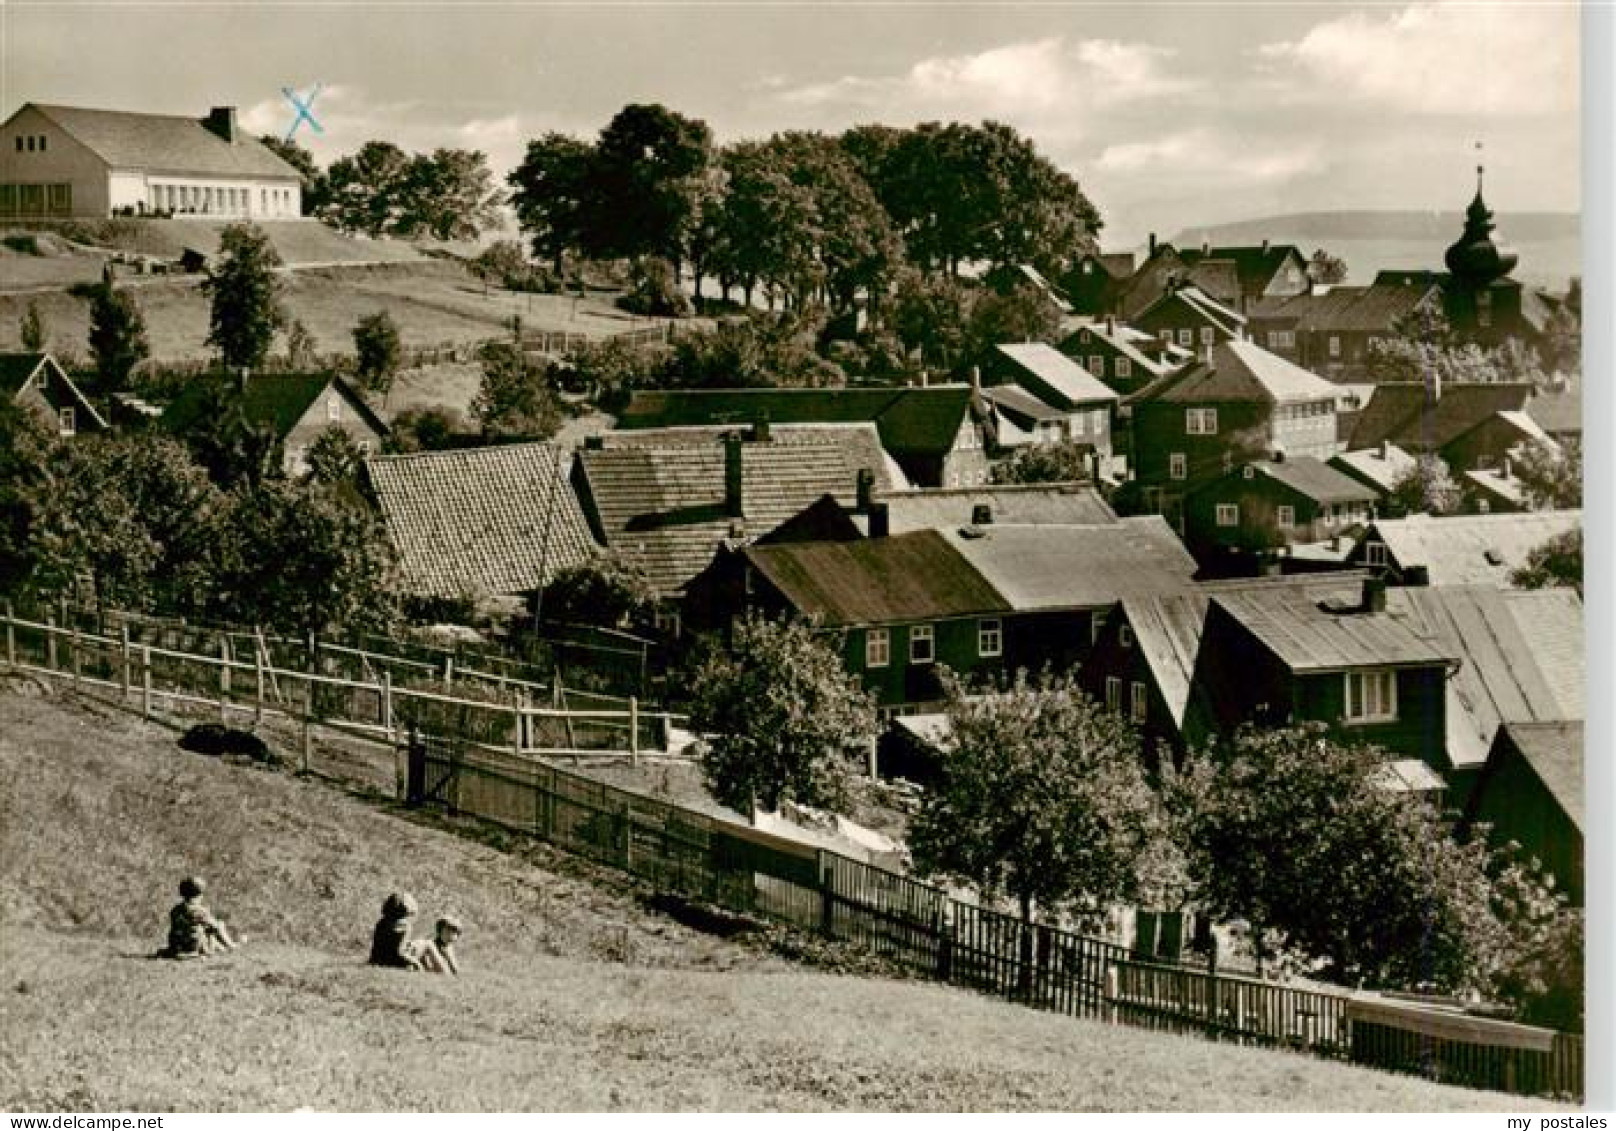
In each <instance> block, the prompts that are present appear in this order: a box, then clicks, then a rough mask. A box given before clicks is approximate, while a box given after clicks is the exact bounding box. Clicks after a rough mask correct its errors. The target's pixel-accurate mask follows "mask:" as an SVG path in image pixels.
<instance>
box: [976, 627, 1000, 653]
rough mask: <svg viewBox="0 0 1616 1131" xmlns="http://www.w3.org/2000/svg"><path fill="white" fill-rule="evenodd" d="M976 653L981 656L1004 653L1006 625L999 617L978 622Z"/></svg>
mask: <svg viewBox="0 0 1616 1131" xmlns="http://www.w3.org/2000/svg"><path fill="white" fill-rule="evenodd" d="M976 654H977V655H979V656H1002V655H1003V654H1004V626H1003V625H1002V624H1001V623H1000V622H999V620H998V618H994V619H992V620H979V621H977V622H976Z"/></svg>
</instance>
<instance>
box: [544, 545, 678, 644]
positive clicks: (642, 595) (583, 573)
mask: <svg viewBox="0 0 1616 1131" xmlns="http://www.w3.org/2000/svg"><path fill="white" fill-rule="evenodd" d="M656 601H657V595H656V590H655V589H654V588H652V586H651V581H650V579H649V578H648V577H647V576H646V573H645V570H643V569H642V568H640V567H639V566H638V565H637V564H635V563H634V562H631V561H628V560H627V559H625V558H623V557H622V556H621V555H619V554H615V553H611V552H607V553H604V554H601V555H599V556H597V557H595V558H592V559H590V560H589V561H587V562H583V563H581V564H579V565H575V566H570V567H568V568H567V569H564V570H562V571H561V572H560V573H558V574H556V575H555V577H553V578H552V579H551V580H550V584H549V585H546V586H545V587H544V603H543V606H542V611H543V614H544V618H545V619H546V620H551V621H556V622H558V623H560V624H589V625H598V626H600V627H602V628H644V627H647V626H649V625H651V624H652V623H653V622H654V620H655V614H656Z"/></svg>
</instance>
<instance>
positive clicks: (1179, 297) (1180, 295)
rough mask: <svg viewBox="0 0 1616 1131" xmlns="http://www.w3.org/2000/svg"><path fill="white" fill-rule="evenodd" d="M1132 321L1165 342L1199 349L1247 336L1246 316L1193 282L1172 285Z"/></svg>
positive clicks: (1146, 332)
mask: <svg viewBox="0 0 1616 1131" xmlns="http://www.w3.org/2000/svg"><path fill="white" fill-rule="evenodd" d="M1129 324H1130V325H1131V326H1133V327H1134V328H1135V329H1137V330H1139V331H1141V332H1142V333H1145V334H1150V335H1152V336H1153V337H1155V338H1157V339H1158V340H1160V341H1162V342H1172V343H1174V344H1176V345H1179V346H1184V347H1186V348H1190V349H1195V350H1204V349H1206V348H1207V347H1209V346H1213V345H1216V344H1218V343H1219V342H1227V341H1229V340H1230V339H1239V338H1244V337H1245V336H1246V316H1245V315H1243V314H1241V313H1239V312H1238V311H1236V310H1233V309H1231V308H1230V307H1227V306H1225V305H1223V304H1222V303H1220V302H1218V301H1217V299H1215V298H1213V297H1212V296H1211V295H1209V294H1207V293H1206V292H1205V291H1203V290H1201V288H1199V287H1196V286H1192V285H1189V284H1185V285H1182V286H1177V285H1175V286H1173V287H1171V288H1169V289H1168V290H1167V291H1166V293H1164V294H1163V295H1162V296H1161V297H1160V298H1158V299H1157V300H1156V301H1155V302H1153V303H1151V304H1150V305H1149V306H1147V307H1145V308H1144V309H1143V310H1141V311H1140V312H1139V313H1138V314H1136V315H1134V316H1133V317H1132V318H1131V319H1129Z"/></svg>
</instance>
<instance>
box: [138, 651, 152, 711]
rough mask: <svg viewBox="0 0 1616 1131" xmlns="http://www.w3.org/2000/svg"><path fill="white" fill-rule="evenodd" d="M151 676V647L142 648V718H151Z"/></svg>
mask: <svg viewBox="0 0 1616 1131" xmlns="http://www.w3.org/2000/svg"><path fill="white" fill-rule="evenodd" d="M151 684H152V676H151V645H150V644H142V645H141V646H140V714H141V717H142V718H146V719H149V718H151V700H152V686H151Z"/></svg>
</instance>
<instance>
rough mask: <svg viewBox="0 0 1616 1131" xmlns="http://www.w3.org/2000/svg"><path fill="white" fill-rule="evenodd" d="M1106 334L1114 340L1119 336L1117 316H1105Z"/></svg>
mask: <svg viewBox="0 0 1616 1131" xmlns="http://www.w3.org/2000/svg"><path fill="white" fill-rule="evenodd" d="M1105 332H1106V335H1107V336H1108V337H1112V338H1114V337H1116V336H1117V316H1116V315H1115V314H1107V315H1106V316H1105Z"/></svg>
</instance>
